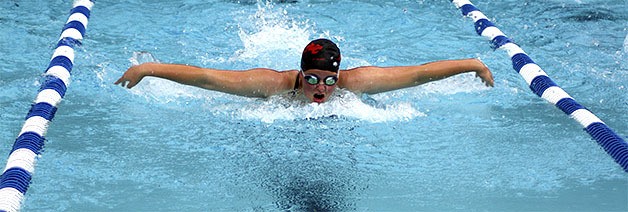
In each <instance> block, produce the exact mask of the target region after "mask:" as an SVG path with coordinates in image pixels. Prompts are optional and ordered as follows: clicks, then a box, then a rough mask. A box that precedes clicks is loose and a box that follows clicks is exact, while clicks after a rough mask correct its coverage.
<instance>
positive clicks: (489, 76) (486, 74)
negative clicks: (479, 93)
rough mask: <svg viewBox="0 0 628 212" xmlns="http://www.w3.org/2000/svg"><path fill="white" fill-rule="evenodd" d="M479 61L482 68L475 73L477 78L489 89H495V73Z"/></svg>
mask: <svg viewBox="0 0 628 212" xmlns="http://www.w3.org/2000/svg"><path fill="white" fill-rule="evenodd" d="M477 61H478V62H480V63H481V64H482V68H479V69H478V70H476V71H475V77H479V78H480V79H481V80H482V82H483V83H484V84H485V85H486V86H487V87H493V86H494V85H495V81H494V80H493V73H491V70H489V69H488V67H486V65H485V64H484V63H483V62H482V61H480V60H477Z"/></svg>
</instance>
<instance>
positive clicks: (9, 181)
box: [0, 0, 94, 212]
mask: <svg viewBox="0 0 628 212" xmlns="http://www.w3.org/2000/svg"><path fill="white" fill-rule="evenodd" d="M93 5H94V3H93V2H92V1H90V0H76V1H74V4H73V7H72V9H71V10H70V16H69V17H68V20H67V22H66V23H65V25H64V26H63V29H62V31H61V36H60V37H59V40H58V43H57V48H56V49H55V51H54V53H53V54H52V58H51V59H50V63H49V64H50V65H49V66H48V68H47V69H46V72H45V73H44V75H43V76H42V78H43V83H42V85H41V87H40V89H39V93H38V94H37V97H36V98H35V102H34V103H33V105H32V106H31V108H30V110H29V111H28V114H27V115H26V121H25V122H24V125H23V126H22V130H21V131H20V133H19V135H18V137H17V139H16V140H15V143H14V144H13V149H12V150H11V153H10V154H9V158H8V160H7V164H6V166H5V168H4V171H3V173H2V175H1V176H0V211H11V212H12V211H19V210H20V207H21V205H22V201H23V199H24V195H25V193H26V190H27V189H28V186H29V184H30V182H31V178H32V175H33V172H34V171H35V162H36V160H37V157H38V155H39V154H41V151H42V148H43V147H44V140H45V138H44V136H45V134H46V132H47V130H48V125H49V124H50V121H52V119H53V118H54V115H55V113H56V111H57V105H58V104H59V102H61V100H62V99H63V96H64V95H65V92H66V90H67V87H68V85H69V83H70V73H71V71H72V67H73V66H74V47H76V46H79V45H81V40H82V39H83V36H85V29H86V27H87V22H88V19H89V16H90V11H91V8H92V6H93Z"/></svg>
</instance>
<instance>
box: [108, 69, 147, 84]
mask: <svg viewBox="0 0 628 212" xmlns="http://www.w3.org/2000/svg"><path fill="white" fill-rule="evenodd" d="M142 70H143V66H142V65H136V66H131V67H130V68H129V69H128V70H126V72H124V75H122V77H120V79H118V81H116V82H115V83H114V84H116V85H117V84H120V85H121V86H122V87H127V88H132V87H134V86H135V85H137V83H139V82H140V81H141V80H142V78H144V76H145V74H144V73H143V71H142Z"/></svg>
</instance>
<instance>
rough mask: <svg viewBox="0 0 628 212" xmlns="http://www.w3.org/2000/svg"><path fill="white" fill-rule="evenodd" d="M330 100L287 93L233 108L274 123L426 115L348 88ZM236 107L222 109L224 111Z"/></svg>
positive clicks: (248, 116)
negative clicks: (296, 97)
mask: <svg viewBox="0 0 628 212" xmlns="http://www.w3.org/2000/svg"><path fill="white" fill-rule="evenodd" d="M334 95H335V96H334V97H333V98H331V99H330V100H329V101H328V102H326V103H323V104H318V103H304V102H300V101H295V100H293V99H292V98H290V97H286V96H275V97H271V98H270V99H268V100H264V101H261V102H251V103H250V104H248V105H245V106H240V105H238V106H236V107H238V108H233V110H235V111H234V112H235V114H236V115H237V116H238V118H242V119H251V120H260V121H262V122H266V123H273V122H274V121H277V120H296V119H310V118H321V117H329V116H341V117H349V118H355V119H359V120H363V121H369V122H386V121H399V120H409V119H413V118H415V117H421V116H425V114H424V113H422V112H420V111H419V110H417V109H415V108H414V107H413V106H412V105H411V104H410V103H407V102H397V103H393V104H388V105H381V106H377V107H376V106H373V105H369V104H367V103H365V102H364V101H362V100H361V99H360V98H359V97H358V96H357V95H355V94H353V93H352V92H350V91H346V90H337V91H336V92H335V94H334ZM225 109H226V110H232V109H227V108H222V109H221V110H225Z"/></svg>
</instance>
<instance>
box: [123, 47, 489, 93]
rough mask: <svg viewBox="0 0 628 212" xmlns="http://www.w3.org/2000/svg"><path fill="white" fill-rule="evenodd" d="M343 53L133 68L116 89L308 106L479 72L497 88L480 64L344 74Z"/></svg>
mask: <svg viewBox="0 0 628 212" xmlns="http://www.w3.org/2000/svg"><path fill="white" fill-rule="evenodd" d="M340 60H341V55H340V50H339V49H338V46H336V44H335V43H333V42H332V41H330V40H328V39H316V40H313V41H311V42H310V43H309V44H308V45H307V46H306V47H305V49H304V50H303V54H302V56H301V69H300V70H288V71H277V70H272V69H267V68H254V69H250V70H242V71H236V70H218V69H211V68H201V67H196V66H190V65H179V64H161V63H144V64H141V65H137V66H131V67H130V68H129V69H128V70H127V71H126V72H125V73H124V74H123V75H122V77H120V79H118V80H117V81H116V82H115V84H120V85H122V86H123V87H127V88H132V87H134V86H135V85H137V84H138V83H139V82H140V81H141V80H142V79H143V78H144V77H146V76H152V77H159V78H163V79H168V80H171V81H175V82H178V83H181V84H185V85H191V86H196V87H200V88H204V89H208V90H214V91H220V92H224V93H229V94H234V95H239V96H246V97H256V98H267V97H270V96H273V95H280V94H286V93H292V95H293V96H295V97H296V98H298V99H301V100H302V101H306V102H316V103H323V102H326V101H327V100H329V98H330V97H331V96H332V94H333V93H334V90H336V89H337V88H339V89H346V90H349V91H351V92H353V93H356V94H376V93H382V92H386V91H392V90H397V89H402V88H408V87H413V86H417V85H421V84H424V83H428V82H432V81H436V80H440V79H444V78H447V77H450V76H454V75H457V74H461V73H467V72H475V76H476V77H479V78H480V79H481V80H482V82H484V84H485V85H486V86H491V87H492V86H493V84H494V81H493V75H492V73H491V71H490V70H489V69H488V67H486V65H484V63H482V61H480V60H478V59H460V60H441V61H435V62H431V63H426V64H422V65H414V66H391V67H376V66H363V67H357V68H352V69H348V70H340V69H339V67H340Z"/></svg>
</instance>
